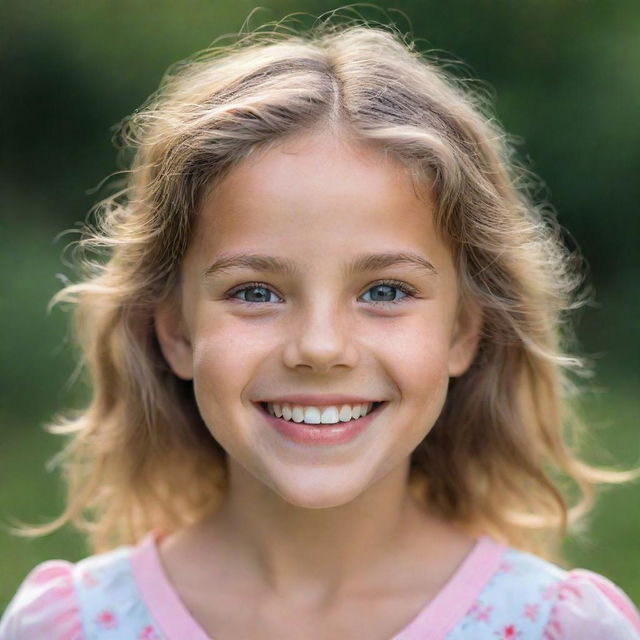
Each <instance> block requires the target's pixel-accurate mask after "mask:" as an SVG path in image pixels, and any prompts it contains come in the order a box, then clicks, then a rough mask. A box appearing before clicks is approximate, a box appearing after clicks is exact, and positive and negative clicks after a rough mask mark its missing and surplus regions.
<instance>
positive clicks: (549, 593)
mask: <svg viewBox="0 0 640 640" xmlns="http://www.w3.org/2000/svg"><path fill="white" fill-rule="evenodd" d="M558 588H559V587H558V585H557V584H550V585H549V586H548V587H547V588H546V589H544V590H543V591H542V597H543V598H544V599H545V600H553V599H554V598H555V597H556V595H557V593H558Z"/></svg>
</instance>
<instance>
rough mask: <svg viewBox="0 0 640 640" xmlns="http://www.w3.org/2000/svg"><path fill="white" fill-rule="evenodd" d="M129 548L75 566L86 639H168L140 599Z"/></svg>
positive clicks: (75, 582) (86, 560)
mask: <svg viewBox="0 0 640 640" xmlns="http://www.w3.org/2000/svg"><path fill="white" fill-rule="evenodd" d="M131 551H132V547H131V546H122V547H119V548H118V549H114V550H113V551H108V552H106V553H102V554H97V555H94V556H90V557H88V558H85V559H84V560H81V561H80V562H78V563H77V564H76V565H75V566H74V570H73V579H74V584H75V586H76V592H77V594H78V600H79V603H80V615H81V618H82V626H83V629H84V636H85V638H86V640H167V639H166V638H165V636H164V635H162V634H161V632H160V628H159V627H158V625H157V624H156V622H155V620H154V619H153V617H152V615H151V613H150V611H149V609H148V608H147V606H146V605H145V603H144V601H143V600H142V596H141V594H140V592H139V590H138V587H137V585H136V582H135V580H134V577H133V572H132V570H131V564H130V562H129V556H130V554H131ZM176 640H182V639H176ZM184 640H186V639H184Z"/></svg>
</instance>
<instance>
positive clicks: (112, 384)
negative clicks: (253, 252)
mask: <svg viewBox="0 0 640 640" xmlns="http://www.w3.org/2000/svg"><path fill="white" fill-rule="evenodd" d="M278 27H279V28H276V29H271V30H269V29H264V28H261V29H256V30H254V31H252V32H250V33H248V34H240V37H238V38H236V39H235V40H234V42H233V43H232V44H231V45H225V46H222V45H215V44H214V46H212V47H211V48H209V49H206V50H205V51H202V52H199V53H198V54H196V55H195V56H192V57H191V58H189V59H188V60H186V61H183V62H181V63H180V64H178V65H176V66H174V67H172V68H171V69H170V70H169V71H168V72H167V74H166V75H165V77H164V79H163V81H162V83H161V85H160V88H159V90H158V91H157V92H156V93H155V94H154V95H152V96H151V97H150V98H149V99H148V100H147V101H146V102H145V104H144V105H143V106H142V107H141V108H140V109H139V110H136V112H135V113H134V114H133V115H131V116H130V117H129V118H127V119H126V120H125V121H124V122H123V123H122V126H121V128H120V134H121V139H122V146H123V147H124V148H125V150H128V151H130V152H131V154H132V155H131V164H130V166H129V167H128V171H127V173H126V186H125V187H124V188H123V189H122V190H120V191H118V192H117V193H115V194H114V195H112V196H110V197H108V198H106V199H104V200H102V201H101V202H100V203H98V204H97V205H96V207H95V208H94V210H93V212H92V213H93V214H95V218H96V220H97V223H96V224H91V223H87V225H85V228H84V233H83V237H82V238H81V240H80V242H79V244H78V245H77V249H79V250H82V251H84V253H82V254H80V255H79V258H80V259H79V263H80V264H81V266H82V267H83V277H82V279H81V280H80V281H79V282H77V283H75V284H70V285H69V286H66V287H65V288H64V289H62V290H61V291H59V292H58V293H57V294H56V295H55V296H54V298H53V299H52V304H54V305H55V304H57V303H60V302H67V303H72V304H73V305H74V310H73V311H74V329H75V335H76V337H77V341H78V344H79V347H80V350H81V354H82V363H83V365H84V367H85V370H86V373H87V375H88V379H89V381H90V384H91V389H92V393H91V397H90V400H89V401H88V405H87V406H86V408H84V409H82V410H81V411H79V412H76V414H75V415H67V416H66V417H62V418H56V420H55V421H53V422H52V423H51V424H49V425H48V426H47V430H48V431H49V432H51V433H56V434H71V435H70V437H69V440H68V442H67V445H66V447H65V448H64V450H63V451H62V452H61V453H60V454H59V461H60V462H61V464H62V467H63V471H64V477H65V479H66V482H67V491H68V496H67V498H68V499H67V505H66V507H65V509H64V512H63V513H62V514H61V515H60V516H59V517H58V518H56V519H55V520H54V521H52V522H49V523H48V524H46V525H42V526H25V525H20V526H19V527H18V528H17V529H15V530H14V532H15V533H17V534H18V535H23V536H37V535H43V534H46V533H49V532H51V531H54V530H56V529H58V528H59V527H61V526H63V525H64V524H66V523H69V522H70V523H72V524H73V525H74V526H75V527H77V528H78V529H79V530H81V531H83V532H85V533H86V534H87V538H88V541H89V544H90V545H91V547H92V549H93V550H94V551H95V552H102V551H105V550H108V549H110V548H113V547H115V546H117V545H119V544H130V543H135V542H137V541H138V540H139V539H140V538H141V537H142V536H143V535H145V534H146V533H147V532H148V531H150V530H151V529H160V530H163V531H166V532H172V531H175V530H177V529H179V528H182V527H185V526H188V525H190V524H193V523H195V522H197V521H199V520H200V519H202V518H203V517H204V516H206V515H209V514H210V513H212V511H213V510H215V508H216V506H217V505H219V504H220V500H221V497H222V496H223V495H224V492H225V491H226V489H227V486H228V485H227V475H226V474H227V465H226V453H225V451H224V450H223V449H222V447H221V446H220V445H219V444H218V443H217V442H216V440H215V439H214V438H213V437H212V435H211V434H210V432H209V430H208V429H207V427H206V426H205V424H204V422H203V420H202V418H201V417H200V415H199V412H198V410H197V407H196V403H195V400H194V393H193V388H192V383H191V382H189V381H184V380H181V379H179V378H178V377H176V376H175V375H174V374H173V372H172V371H171V369H170V368H169V366H168V364H167V362H166V361H165V359H164V357H163V356H162V353H161V351H160V348H159V345H158V341H157V338H156V336H155V331H154V324H153V313H154V309H155V308H156V306H157V305H158V304H159V303H161V302H164V303H166V302H167V301H176V300H177V299H178V295H179V286H178V285H179V279H178V274H179V269H180V266H181V260H182V257H183V255H184V254H185V250H186V248H187V246H188V243H189V240H190V233H191V231H192V228H193V222H194V216H196V215H197V214H198V208H199V205H200V203H201V202H202V200H203V197H204V195H205V193H206V192H207V190H208V189H210V188H212V187H214V186H215V185H216V184H218V183H219V182H220V180H221V179H222V178H223V177H224V176H226V175H227V174H228V173H229V172H230V171H231V170H232V169H233V168H234V167H236V166H238V164H239V163H241V162H242V161H243V160H244V159H245V158H247V157H248V156H249V155H250V154H254V153H256V152H258V151H260V150H265V149H268V148H272V147H273V145H275V144H278V143H280V142H282V141H284V139H285V138H290V137H292V136H295V135H296V134H298V133H303V132H305V133H306V132H309V131H315V130H319V129H322V130H324V131H327V132H332V133H338V135H341V136H344V137H345V138H346V137H348V138H349V139H350V140H353V141H356V142H361V143H366V144H368V145H374V146H375V148H377V149H379V150H380V152H381V153H383V154H386V155H387V156H388V157H391V158H394V159H396V160H397V161H398V162H400V163H402V164H403V165H404V166H406V168H407V170H408V171H409V172H410V176H411V178H412V180H413V181H414V184H416V185H417V186H422V187H425V188H428V189H431V193H432V194H433V197H434V199H435V202H436V211H435V214H434V215H435V221H436V227H437V229H438V232H439V233H440V234H441V236H442V237H443V238H444V239H446V241H447V243H448V245H449V246H450V247H451V250H452V252H453V256H454V259H455V264H456V267H457V272H458V278H459V281H460V286H461V292H462V299H463V300H464V299H473V300H475V301H477V302H478V303H479V304H480V306H481V308H482V311H483V330H482V336H481V340H480V345H479V350H478V353H477V356H476V358H475V360H474V362H473V364H472V365H471V367H470V369H469V370H468V371H467V372H466V373H465V374H464V375H462V376H460V377H459V378H456V379H452V380H451V383H450V388H449V392H448V397H447V400H446V404H445V406H444V410H443V412H442V414H441V415H440V417H439V418H438V420H437V422H436V424H435V426H434V427H433V429H432V431H431V432H430V433H429V434H428V436H427V437H426V438H425V439H424V441H423V442H421V443H420V445H419V446H418V447H417V449H416V450H415V451H414V452H413V454H412V460H411V476H410V480H411V487H412V491H414V492H415V495H416V496H417V497H420V498H421V499H424V501H425V504H427V505H428V506H429V508H430V509H431V511H432V512H433V513H435V514H438V515H441V516H444V517H445V518H447V519H448V520H450V521H451V522H452V523H455V524H457V525H459V526H460V527H461V528H463V529H464V530H466V531H467V532H469V533H470V534H473V535H476V534H479V533H482V532H486V533H488V534H490V535H492V536H493V537H495V538H496V539H498V540H500V541H503V542H505V543H509V544H511V545H513V546H515V547H518V548H521V549H524V550H529V551H532V552H534V553H537V554H539V555H541V556H542V557H545V558H547V559H549V560H552V561H555V562H559V563H563V562H564V560H563V558H562V552H561V550H560V544H561V541H562V538H563V537H564V536H565V535H566V534H567V533H568V532H569V533H573V534H576V535H584V533H585V530H586V528H585V521H586V516H587V514H588V512H589V511H590V510H591V508H592V506H593V504H594V496H595V485H596V484H598V483H617V482H625V481H628V480H630V479H632V478H636V477H638V475H637V472H634V471H619V470H615V469H604V468H598V467H594V466H591V465H590V464H587V463H586V462H585V461H584V460H583V459H581V455H582V451H581V449H582V448H583V443H584V442H586V441H587V439H588V432H587V431H586V430H585V426H584V424H583V423H582V422H581V420H580V418H579V416H578V411H577V409H576V401H577V399H578V397H579V391H580V385H579V384H577V382H576V381H575V380H573V376H574V375H577V376H578V377H581V378H586V376H587V374H588V373H589V372H590V369H589V365H588V363H587V362H586V361H585V360H584V358H582V357H579V356H577V355H575V354H573V353H571V352H570V351H573V349H574V347H575V342H576V341H575V338H574V334H573V332H572V329H571V325H570V322H569V312H571V311H572V310H574V309H576V308H577V307H579V306H580V305H582V304H583V303H584V302H585V300H587V295H586V294H585V291H587V292H588V288H585V287H584V275H583V272H584V268H583V267H584V264H583V261H582V259H581V258H580V256H579V253H578V252H577V251H573V252H572V251H570V250H569V249H567V248H566V247H565V243H564V242H563V238H562V229H561V227H560V226H559V224H558V223H557V221H556V219H555V216H554V214H553V212H552V211H551V210H549V209H548V208H545V207H544V206H543V205H537V204H535V202H534V197H533V196H532V195H531V185H532V184H533V182H532V176H531V174H530V173H529V172H528V171H527V170H526V169H525V168H522V167H521V166H520V165H518V163H517V162H516V161H515V156H514V151H513V145H512V143H511V142H510V140H509V138H508V137H507V135H506V134H505V132H504V131H503V130H502V129H501V128H500V126H499V125H498V124H497V123H496V120H495V118H494V117H493V116H492V114H491V112H490V108H489V100H488V98H487V96H486V95H485V93H483V92H482V91H480V90H478V89H475V88H473V83H470V82H468V81H463V80H460V79H457V77H456V76H455V74H454V73H453V72H450V71H446V70H445V68H444V65H439V64H437V63H436V62H435V61H434V59H433V58H432V57H430V55H429V54H427V53H421V52H419V51H417V50H416V47H415V43H414V42H409V41H408V40H407V38H406V36H403V35H402V34H400V33H399V32H398V30H397V29H396V28H395V27H389V26H384V25H379V24H376V25H373V26H372V25H371V24H370V23H368V22H367V21H364V20H361V19H355V20H354V19H351V20H343V21H342V22H339V21H338V22H335V23H332V21H331V20H326V21H321V22H317V23H316V24H315V25H314V26H313V27H312V28H310V29H298V30H291V29H288V28H285V27H283V26H282V23H280V24H279V25H278ZM576 488H577V489H578V491H577V492H575V491H574V490H575V489H576ZM573 493H576V495H575V496H573V495H572V494H573ZM570 497H572V499H570ZM573 498H575V499H573ZM572 501H573V502H574V504H571V502H572Z"/></svg>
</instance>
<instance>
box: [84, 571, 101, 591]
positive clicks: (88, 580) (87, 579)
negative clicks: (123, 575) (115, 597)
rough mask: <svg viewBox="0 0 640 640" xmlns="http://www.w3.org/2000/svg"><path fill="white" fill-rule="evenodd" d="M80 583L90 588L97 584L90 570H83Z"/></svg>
mask: <svg viewBox="0 0 640 640" xmlns="http://www.w3.org/2000/svg"><path fill="white" fill-rule="evenodd" d="M82 583H83V584H84V586H85V587H87V588H89V589H91V587H95V586H96V585H97V584H98V580H97V578H96V577H95V576H94V575H93V574H92V573H91V572H90V571H85V572H84V573H83V574H82Z"/></svg>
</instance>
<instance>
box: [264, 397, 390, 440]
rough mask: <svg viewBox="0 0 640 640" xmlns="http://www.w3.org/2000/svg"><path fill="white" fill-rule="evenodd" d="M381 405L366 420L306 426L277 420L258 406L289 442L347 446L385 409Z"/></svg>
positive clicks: (365, 417)
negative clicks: (346, 444)
mask: <svg viewBox="0 0 640 640" xmlns="http://www.w3.org/2000/svg"><path fill="white" fill-rule="evenodd" d="M385 404H386V403H384V404H383V405H380V406H379V407H378V408H377V409H376V410H375V411H372V412H370V413H368V414H367V415H366V416H364V418H358V419H357V420H349V422H337V423H336V424H319V425H314V424H305V423H304V422H289V421H288V420H283V419H282V418H276V416H272V415H271V414H270V413H268V412H267V411H265V410H264V409H263V408H262V407H261V406H258V408H259V410H260V413H262V414H263V415H264V417H265V418H266V419H267V421H268V422H269V424H270V425H271V426H272V427H274V428H275V430H276V431H277V432H278V433H280V434H281V435H283V436H284V437H285V438H287V439H288V440H291V441H292V442H295V443H296V444H312V445H333V444H345V443H347V442H351V441H352V440H354V439H355V438H357V437H358V436H359V435H360V434H361V433H362V432H363V431H365V430H366V429H367V427H368V426H369V425H370V424H371V423H372V422H373V420H374V419H375V417H376V416H377V415H378V414H379V413H380V412H381V411H382V410H383V409H384V407H385Z"/></svg>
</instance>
